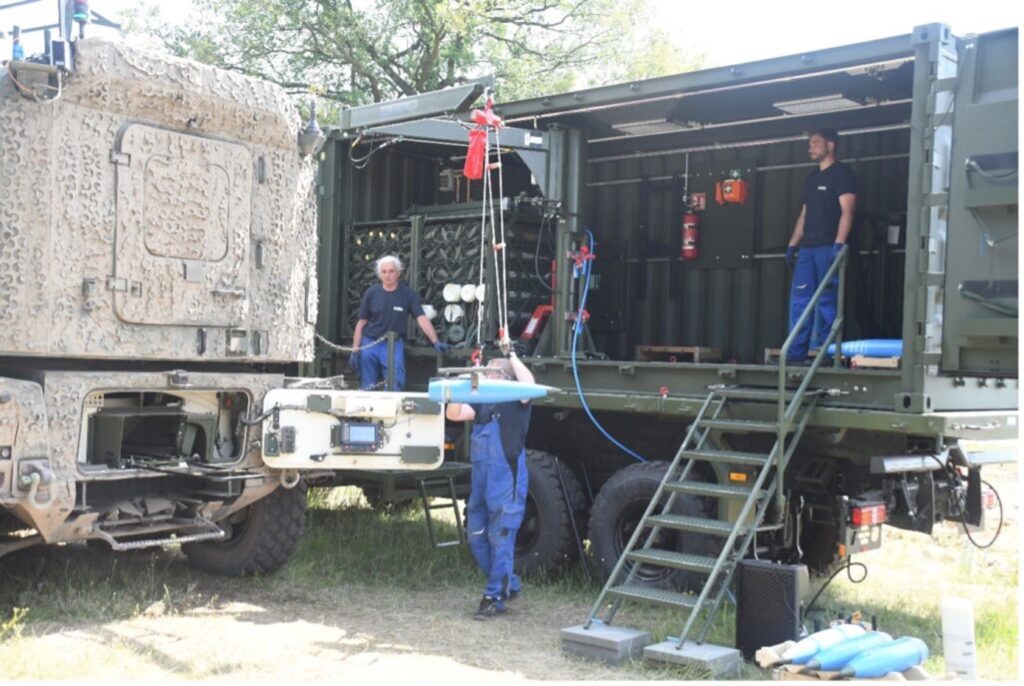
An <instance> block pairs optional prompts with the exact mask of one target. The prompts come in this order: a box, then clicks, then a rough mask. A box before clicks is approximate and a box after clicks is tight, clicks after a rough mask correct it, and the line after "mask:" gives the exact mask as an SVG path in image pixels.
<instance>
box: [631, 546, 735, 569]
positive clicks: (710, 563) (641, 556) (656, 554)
mask: <svg viewBox="0 0 1024 686" xmlns="http://www.w3.org/2000/svg"><path fill="white" fill-rule="evenodd" d="M627 557H628V559H630V560H633V561H634V562H639V563H641V564H648V565H654V566H656V567H671V568H673V569H687V570H690V571H692V572H702V573H704V574H710V573H711V570H712V569H714V568H715V558H713V557H707V556H705V555H689V554H687V553H678V552H676V551H674V550H659V549H658V548H643V549H641V550H634V551H633V552H631V553H628V554H627Z"/></svg>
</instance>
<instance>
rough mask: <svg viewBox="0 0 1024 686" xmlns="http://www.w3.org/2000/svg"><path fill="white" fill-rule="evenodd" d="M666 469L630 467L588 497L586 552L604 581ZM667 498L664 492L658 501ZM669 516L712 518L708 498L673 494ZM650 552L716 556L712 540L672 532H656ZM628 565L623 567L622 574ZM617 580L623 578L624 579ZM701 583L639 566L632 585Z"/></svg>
mask: <svg viewBox="0 0 1024 686" xmlns="http://www.w3.org/2000/svg"><path fill="white" fill-rule="evenodd" d="M667 470H668V464H666V463H664V462H643V463H638V464H634V465H630V466H629V467H626V468H625V469H622V470H620V471H618V472H616V473H615V474H614V475H613V476H612V478H610V479H608V481H607V483H605V485H604V486H603V487H602V488H601V491H600V492H599V493H598V494H597V497H596V498H594V506H593V508H592V510H591V514H590V552H591V555H592V556H593V558H594V560H595V561H596V562H597V564H598V567H599V568H600V569H601V573H602V575H603V576H604V578H605V579H606V580H607V579H608V577H609V576H611V573H612V571H613V570H614V569H615V565H616V563H617V562H618V560H619V558H620V557H621V556H622V551H623V550H624V549H625V548H626V544H627V543H628V542H629V538H630V536H632V535H633V531H634V530H635V529H636V527H637V525H638V524H639V523H640V519H641V518H642V517H643V514H644V511H645V510H646V509H647V506H648V504H650V502H651V499H652V498H653V497H654V493H655V491H657V489H658V485H659V484H660V483H661V480H662V479H663V478H665V473H666V471H667ZM667 498H668V494H667V493H666V494H664V495H663V502H664V500H665V499H667ZM672 512H673V513H674V514H680V515H686V516H688V517H705V518H713V517H714V515H715V511H714V504H713V502H711V501H709V499H707V498H698V497H696V496H693V495H689V494H683V493H680V494H678V495H676V499H675V502H674V503H673V506H672ZM643 535H644V536H646V535H647V534H643ZM643 541H644V538H641V539H640V543H639V544H638V545H637V547H641V546H642V545H643ZM652 547H653V548H658V549H661V550H674V551H678V552H685V553H688V554H691V555H717V550H716V549H715V548H716V542H715V541H714V540H713V539H712V537H710V536H706V535H703V534H696V533H690V532H683V531H677V530H672V529H661V530H659V532H658V536H657V538H655V540H654V543H653V544H652ZM632 564H633V563H631V562H627V563H626V567H625V569H626V572H627V573H628V570H629V569H630V566H631V565H632ZM619 578H620V580H621V579H624V578H625V575H624V574H622V575H620V577H619ZM706 578H707V577H706V576H705V575H703V574H698V573H696V572H690V571H686V570H681V569H669V568H665V567H652V566H650V565H641V567H640V569H638V570H637V573H636V575H635V576H634V577H633V580H634V582H636V583H640V584H643V585H646V586H651V587H653V588H662V589H668V590H676V591H677V590H696V589H699V588H700V587H701V585H702V584H703V583H704V580H705V579H706Z"/></svg>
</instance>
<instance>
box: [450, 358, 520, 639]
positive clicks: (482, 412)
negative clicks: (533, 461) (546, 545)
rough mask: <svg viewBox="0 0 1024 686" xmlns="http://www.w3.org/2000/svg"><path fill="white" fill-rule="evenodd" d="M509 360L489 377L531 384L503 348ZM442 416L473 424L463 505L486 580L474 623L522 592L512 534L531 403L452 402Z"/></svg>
mask: <svg viewBox="0 0 1024 686" xmlns="http://www.w3.org/2000/svg"><path fill="white" fill-rule="evenodd" d="M503 349H508V359H507V360H506V359H500V358H498V359H494V360H491V361H490V362H489V363H488V364H487V367H488V371H487V372H486V374H487V377H488V378H503V379H508V380H513V379H514V380H516V381H519V382H521V383H533V374H532V373H530V370H529V369H527V367H526V365H524V364H523V363H522V362H521V361H520V360H519V358H518V357H516V354H515V352H514V351H512V350H511V349H510V348H509V346H508V345H507V344H506V345H505V346H504V348H503ZM445 415H446V416H447V417H448V419H450V420H452V421H453V422H470V421H471V422H473V433H472V436H471V437H470V439H471V440H470V450H469V457H470V461H471V462H472V465H473V475H472V481H471V484H470V490H469V502H468V503H467V505H466V531H467V532H468V537H469V549H470V551H471V552H472V553H473V558H474V559H475V560H476V563H477V564H478V565H479V566H480V569H482V570H483V572H484V574H486V575H487V585H486V586H485V588H484V597H483V599H482V600H481V601H480V606H479V607H478V608H477V611H476V613H475V614H474V615H473V618H474V619H480V620H487V619H491V618H493V617H497V616H499V615H502V614H504V613H505V612H506V611H507V608H506V606H505V602H506V601H508V600H512V599H515V598H516V597H517V596H518V595H519V594H520V592H521V591H522V585H521V584H520V582H519V578H518V577H517V576H516V575H515V571H514V569H513V568H514V565H515V548H516V533H517V532H518V531H519V526H520V525H521V524H522V523H523V513H524V512H525V510H526V492H527V488H528V484H527V480H528V476H527V472H526V434H527V431H528V430H529V428H530V401H529V400H513V401H512V402H505V403H495V404H479V405H477V404H473V405H463V404H461V403H451V404H449V405H448V407H447V408H446V409H445Z"/></svg>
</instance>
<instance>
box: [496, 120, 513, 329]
mask: <svg viewBox="0 0 1024 686" xmlns="http://www.w3.org/2000/svg"><path fill="white" fill-rule="evenodd" d="M494 147H495V148H497V150H496V152H495V156H496V157H497V159H498V202H499V203H500V202H502V200H503V198H504V197H505V186H504V179H505V169H504V167H502V164H501V131H500V129H498V128H497V127H495V129H494ZM498 226H499V231H500V233H501V235H500V236H499V238H500V239H501V240H500V244H501V281H502V284H501V288H502V292H503V293H504V297H503V300H502V304H503V306H504V312H503V313H502V317H501V329H502V331H504V332H505V339H506V340H507V339H508V338H509V336H510V334H509V330H508V257H507V255H508V246H506V245H505V210H504V208H499V212H498ZM495 262H497V254H495Z"/></svg>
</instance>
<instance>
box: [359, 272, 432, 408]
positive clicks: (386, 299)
mask: <svg viewBox="0 0 1024 686" xmlns="http://www.w3.org/2000/svg"><path fill="white" fill-rule="evenodd" d="M401 275H402V261H401V260H400V259H398V258H397V257H395V256H394V255H385V256H384V257H382V258H380V259H379V260H377V278H379V279H380V283H379V284H374V285H372V286H370V287H369V288H367V289H366V292H365V293H363V299H362V300H361V301H360V302H359V321H357V322H356V328H355V331H354V332H353V334H352V348H353V349H354V351H353V353H352V355H351V357H349V360H348V364H349V366H350V367H352V370H353V371H356V370H358V371H359V387H360V388H362V389H363V390H369V389H371V388H376V387H378V386H379V385H381V382H383V381H384V380H385V379H387V378H388V344H387V342H386V341H384V340H381V339H383V338H384V337H385V336H387V334H388V332H389V331H394V332H395V333H396V334H398V338H397V340H396V341H395V387H394V388H390V389H387V390H391V391H400V390H402V389H403V388H405V328H406V323H407V322H408V321H409V316H410V315H411V316H412V317H414V318H415V319H416V324H417V325H418V326H419V327H420V330H421V331H423V335H424V336H426V337H427V340H429V341H430V344H431V345H433V346H434V350H436V351H438V352H444V351H446V350H448V348H449V346H448V344H447V343H442V342H440V341H439V340H437V333H436V332H435V331H434V326H433V325H432V324H431V323H430V320H429V319H428V318H427V315H426V314H424V313H423V306H422V305H421V304H420V297H419V296H418V295H416V292H415V291H413V290H412V289H411V288H409V287H408V286H406V285H405V284H404V283H401V282H400V281H399V280H398V278H399V277H400V276H401ZM364 338H366V339H369V342H368V343H367V344H366V347H363V348H361V347H360V346H361V345H362V343H363V339H364Z"/></svg>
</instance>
